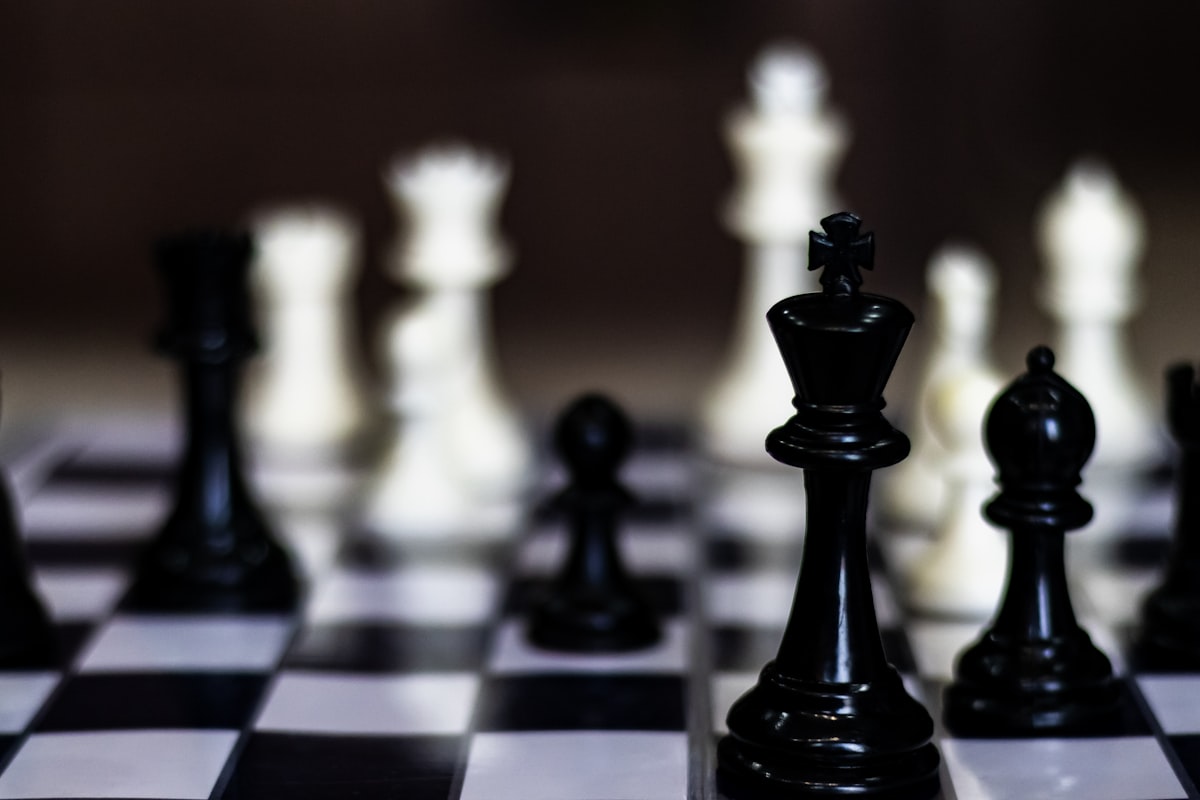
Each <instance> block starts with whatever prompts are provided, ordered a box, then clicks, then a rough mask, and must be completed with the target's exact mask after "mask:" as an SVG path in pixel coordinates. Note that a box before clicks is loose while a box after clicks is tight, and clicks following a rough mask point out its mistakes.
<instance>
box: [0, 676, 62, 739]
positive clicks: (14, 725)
mask: <svg viewBox="0 0 1200 800" xmlns="http://www.w3.org/2000/svg"><path fill="white" fill-rule="evenodd" d="M60 678H61V676H60V675H59V674H58V673H55V672H12V673H7V674H3V675H0V733H20V732H22V731H23V730H25V727H26V726H27V725H28V724H29V721H30V720H31V719H33V715H34V714H36V713H37V712H38V709H40V708H41V707H42V703H45V702H46V698H48V697H49V696H50V693H51V692H52V691H54V687H55V686H57V685H58V682H59V679H60Z"/></svg>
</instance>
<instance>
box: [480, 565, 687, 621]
mask: <svg viewBox="0 0 1200 800" xmlns="http://www.w3.org/2000/svg"><path fill="white" fill-rule="evenodd" d="M634 583H635V584H636V585H637V587H638V589H640V590H641V592H642V594H643V596H644V597H645V598H646V600H647V602H649V603H650V607H651V608H653V609H654V611H655V612H656V613H657V614H658V615H659V616H662V617H669V616H675V615H678V614H680V613H682V610H683V582H682V581H680V580H679V579H678V578H668V577H664V576H657V575H655V576H638V577H636V578H634ZM550 585H551V580H550V579H547V578H520V579H518V580H515V581H513V582H512V584H511V585H510V586H509V588H508V594H507V595H505V598H504V606H503V608H504V613H505V614H506V615H509V616H525V614H527V613H528V612H529V610H530V609H531V608H532V607H533V603H536V602H537V600H538V598H539V597H541V596H542V595H544V594H545V593H546V592H548V591H549V590H550Z"/></svg>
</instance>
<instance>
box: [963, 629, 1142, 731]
mask: <svg viewBox="0 0 1200 800" xmlns="http://www.w3.org/2000/svg"><path fill="white" fill-rule="evenodd" d="M1121 698H1122V693H1121V684H1120V682H1119V681H1118V680H1116V679H1115V678H1114V677H1113V674H1112V665H1111V664H1110V662H1109V660H1108V657H1107V656H1105V655H1104V654H1103V653H1101V652H1100V651H1099V650H1098V649H1097V648H1096V647H1095V645H1093V644H1092V641H1091V639H1090V638H1089V637H1088V635H1087V634H1086V633H1084V632H1083V631H1082V630H1078V631H1077V632H1076V634H1075V635H1073V636H1070V637H1065V638H1061V639H1054V640H1047V641H1033V642H1025V643H1023V644H1020V645H1015V644H1013V643H1011V642H1005V641H1004V640H1003V639H1002V638H1000V637H997V636H995V635H993V634H990V633H989V634H986V635H985V636H984V638H983V639H981V640H980V641H979V642H978V643H977V644H976V645H974V646H973V647H971V648H970V649H968V650H967V651H966V652H965V653H963V655H962V657H961V659H960V660H959V664H958V669H957V674H956V677H955V681H954V683H952V684H951V685H950V686H949V687H947V689H946V692H945V697H944V703H943V710H944V721H945V724H946V728H947V729H948V730H949V731H950V732H951V733H953V734H954V735H955V736H964V737H988V736H1056V735H1072V734H1085V733H1090V734H1097V733H1103V732H1105V731H1106V730H1109V729H1115V728H1116V727H1117V726H1119V723H1120V720H1121V717H1122V704H1121Z"/></svg>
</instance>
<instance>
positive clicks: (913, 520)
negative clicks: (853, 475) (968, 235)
mask: <svg viewBox="0 0 1200 800" xmlns="http://www.w3.org/2000/svg"><path fill="white" fill-rule="evenodd" d="M925 284H926V288H927V291H928V297H929V320H930V340H929V351H928V356H927V358H926V361H925V367H924V370H923V371H922V373H921V376H920V378H919V379H918V381H917V390H916V393H915V399H914V402H913V408H914V409H915V411H916V413H915V414H912V415H911V416H912V420H911V423H910V425H909V428H908V433H909V436H910V437H911V440H912V451H911V453H910V454H909V457H908V458H906V459H905V460H904V461H902V462H900V464H899V465H897V466H896V467H895V468H894V469H891V470H888V471H887V472H885V473H884V474H883V475H882V476H881V478H882V480H883V486H882V487H881V488H882V502H883V504H884V507H885V508H886V510H887V513H888V515H889V516H890V517H892V518H894V519H896V520H897V521H900V522H902V523H906V524H910V525H915V526H919V527H921V528H924V529H928V528H932V527H933V525H934V524H935V523H936V522H937V520H938V519H939V516H940V514H941V509H942V504H943V501H944V496H945V481H944V480H943V475H944V473H945V468H946V467H945V464H946V460H947V455H946V453H945V451H944V449H943V447H942V446H941V444H939V442H938V439H937V437H936V436H935V435H934V433H933V428H932V424H931V422H930V419H929V414H928V411H927V410H928V408H929V407H930V404H931V402H932V398H931V395H932V392H933V389H934V387H935V386H937V385H938V384H939V383H940V382H942V381H943V380H944V379H945V378H947V377H949V376H953V375H958V374H962V373H964V372H966V371H967V370H970V369H974V368H983V369H990V359H989V357H988V350H989V343H990V340H991V333H992V318H993V308H994V306H995V296H996V276H995V269H994V268H993V267H992V264H991V262H990V261H988V259H987V258H986V257H985V256H984V255H983V253H981V252H979V251H978V250H977V249H975V248H973V247H970V246H967V245H964V244H958V243H955V244H948V245H946V246H945V247H943V248H942V249H941V250H939V251H938V252H937V253H936V254H934V257H933V258H932V259H931V260H930V262H929V267H928V269H927V270H926V272H925Z"/></svg>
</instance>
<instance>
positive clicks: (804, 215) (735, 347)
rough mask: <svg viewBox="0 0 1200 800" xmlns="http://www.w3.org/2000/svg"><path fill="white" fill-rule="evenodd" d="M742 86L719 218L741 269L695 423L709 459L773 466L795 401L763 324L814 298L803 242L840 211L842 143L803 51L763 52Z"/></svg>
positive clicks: (812, 60) (731, 124)
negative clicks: (788, 301) (772, 440)
mask: <svg viewBox="0 0 1200 800" xmlns="http://www.w3.org/2000/svg"><path fill="white" fill-rule="evenodd" d="M749 80H750V87H751V92H752V95H753V104H752V106H751V107H749V108H739V109H737V110H736V111H735V112H734V113H733V114H732V115H731V117H730V118H729V121H728V123H727V125H726V137H727V139H728V143H729V146H730V149H731V151H732V154H733V159H734V164H735V167H736V168H737V172H738V177H739V180H738V185H737V187H736V188H735V190H734V193H733V196H732V197H731V198H730V201H729V204H728V206H727V207H726V208H725V212H724V215H723V216H724V219H725V224H726V225H727V226H728V228H729V229H730V230H731V231H732V232H733V233H734V234H735V235H736V236H738V237H739V238H741V239H742V240H743V241H744V242H745V244H746V259H747V263H746V267H745V272H744V277H743V285H742V289H741V301H740V305H739V308H738V311H737V317H736V320H735V329H734V331H733V334H732V339H731V341H732V352H731V355H730V360H729V363H728V364H727V365H726V366H725V368H724V370H723V372H722V373H721V374H720V376H719V378H718V379H717V381H716V382H715V384H714V386H713V387H712V389H711V390H710V391H709V393H708V394H707V396H706V397H705V398H704V400H703V404H702V408H701V412H700V417H701V419H700V421H701V427H702V433H703V444H704V446H705V448H706V449H707V450H708V452H709V453H710V454H712V455H713V456H715V457H717V458H718V459H720V460H723V461H727V462H731V463H734V464H747V465H755V466H772V465H773V464H774V462H772V461H771V459H770V457H769V456H767V455H766V452H765V449H764V444H763V442H764V440H765V438H766V434H767V431H769V430H770V429H771V427H773V426H775V425H778V424H780V423H781V422H782V421H783V420H785V419H787V418H788V417H789V416H790V415H791V413H792V411H791V406H790V400H791V397H792V394H793V392H792V386H791V383H790V382H789V380H788V376H787V370H786V369H785V368H784V366H783V361H782V360H781V359H780V356H779V351H778V349H777V348H776V346H775V342H774V340H773V339H772V337H771V334H770V331H769V330H768V328H767V325H766V322H765V321H764V317H765V315H766V312H767V309H769V308H770V307H771V306H772V305H774V304H775V303H777V302H779V301H780V300H782V299H784V298H785V297H790V296H792V295H794V294H801V293H803V292H809V291H815V290H816V289H817V288H818V287H817V280H816V277H815V274H809V272H808V270H807V253H808V234H809V231H812V230H819V229H820V221H821V219H823V218H824V217H826V216H828V215H829V214H832V213H834V212H836V211H839V210H840V209H838V208H836V207H835V206H836V200H835V198H834V196H833V193H832V190H831V188H830V183H831V173H832V172H833V170H834V168H835V167H836V165H837V162H838V160H839V158H840V157H841V154H842V152H843V151H844V150H845V147H846V142H847V139H848V136H847V133H846V130H845V126H844V124H843V123H842V121H841V120H840V119H839V118H838V117H837V116H836V115H835V114H833V113H832V112H831V111H830V110H828V109H827V108H826V107H825V93H826V89H827V85H828V79H827V76H826V74H825V70H824V68H823V67H822V66H821V64H820V62H819V61H818V60H817V58H816V57H815V56H814V55H813V54H812V52H810V51H809V50H807V49H806V48H803V47H800V46H797V45H791V44H781V45H775V46H773V47H770V48H768V49H766V50H764V51H763V52H762V54H761V55H760V56H759V57H758V59H757V60H756V61H755V63H754V65H753V67H752V68H751V70H750V76H749Z"/></svg>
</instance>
